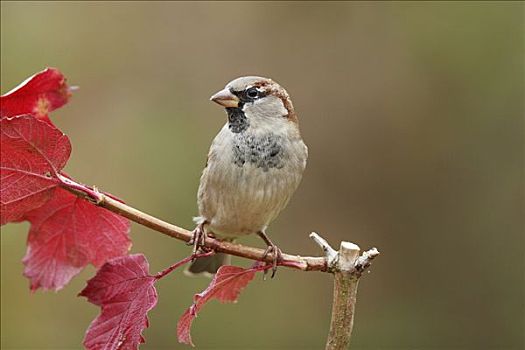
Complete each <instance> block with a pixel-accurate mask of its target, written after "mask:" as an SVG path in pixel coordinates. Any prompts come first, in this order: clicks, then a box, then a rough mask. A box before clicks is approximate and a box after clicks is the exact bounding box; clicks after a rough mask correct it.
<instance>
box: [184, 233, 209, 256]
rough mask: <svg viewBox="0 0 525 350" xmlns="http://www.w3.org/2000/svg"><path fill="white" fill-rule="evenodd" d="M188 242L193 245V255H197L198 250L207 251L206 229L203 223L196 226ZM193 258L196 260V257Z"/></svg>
mask: <svg viewBox="0 0 525 350" xmlns="http://www.w3.org/2000/svg"><path fill="white" fill-rule="evenodd" d="M186 244H187V245H192V246H193V249H192V255H193V256H195V255H197V252H199V251H207V248H206V247H205V244H206V232H205V231H204V225H203V224H200V225H198V226H197V227H195V230H193V236H192V237H191V239H190V240H189V241H188V242H187V243H186ZM193 260H195V258H194V259H193Z"/></svg>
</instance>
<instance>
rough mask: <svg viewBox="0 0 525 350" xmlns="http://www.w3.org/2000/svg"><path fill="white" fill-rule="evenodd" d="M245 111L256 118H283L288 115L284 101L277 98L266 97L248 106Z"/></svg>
mask: <svg viewBox="0 0 525 350" xmlns="http://www.w3.org/2000/svg"><path fill="white" fill-rule="evenodd" d="M244 110H245V112H246V113H247V114H249V115H250V116H252V117H255V118H257V117H260V118H268V117H274V118H282V117H283V116H285V115H287V114H288V111H287V110H286V108H285V107H284V104H283V101H281V99H280V98H278V97H275V96H266V97H263V98H261V99H260V100H257V101H255V102H254V103H252V104H247V105H246V107H245V108H244Z"/></svg>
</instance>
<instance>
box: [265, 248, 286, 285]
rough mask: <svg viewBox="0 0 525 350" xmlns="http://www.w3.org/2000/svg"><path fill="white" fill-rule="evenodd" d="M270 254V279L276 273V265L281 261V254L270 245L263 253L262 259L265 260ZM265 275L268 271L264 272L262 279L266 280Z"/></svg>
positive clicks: (279, 250)
mask: <svg viewBox="0 0 525 350" xmlns="http://www.w3.org/2000/svg"><path fill="white" fill-rule="evenodd" d="M270 254H272V262H271V264H272V275H271V276H270V278H274V276H275V273H276V272H277V265H278V264H279V263H280V262H282V261H283V252H282V251H281V249H279V247H277V246H276V245H275V244H271V245H269V246H268V248H266V250H265V251H264V254H263V259H264V260H265V259H266V258H267V257H268V255H270ZM267 273H268V270H264V279H266V274H267Z"/></svg>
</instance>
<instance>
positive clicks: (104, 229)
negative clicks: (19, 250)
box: [23, 188, 131, 291]
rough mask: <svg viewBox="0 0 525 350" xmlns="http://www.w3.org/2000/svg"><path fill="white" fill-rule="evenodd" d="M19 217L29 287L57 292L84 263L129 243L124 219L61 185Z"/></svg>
mask: <svg viewBox="0 0 525 350" xmlns="http://www.w3.org/2000/svg"><path fill="white" fill-rule="evenodd" d="M25 218H26V219H27V220H29V221H30V222H31V229H30V231H29V238H28V243H27V252H26V255H25V257H24V259H23V263H24V265H25V269H24V275H25V276H26V277H28V278H29V279H30V281H31V290H36V289H38V288H40V287H42V288H43V289H53V290H55V291H56V290H59V289H61V288H62V287H64V286H65V285H66V284H67V283H68V282H69V281H70V280H71V278H73V277H74V276H75V275H77V274H78V273H79V272H80V271H81V270H82V269H83V268H84V267H85V266H86V265H87V264H89V263H91V264H93V265H95V266H96V267H99V266H101V265H102V264H103V263H104V262H106V261H107V260H108V259H111V258H114V257H117V256H121V255H125V254H127V253H128V251H129V248H130V247H131V240H130V238H129V231H130V223H129V221H128V220H127V219H125V218H123V217H121V216H119V215H117V214H114V213H112V212H110V211H109V210H106V209H104V208H101V207H97V206H96V205H94V204H92V203H90V202H88V201H86V200H84V199H81V198H79V197H77V196H75V195H73V194H72V193H70V192H68V191H66V190H64V189H62V188H57V189H56V190H55V192H54V194H53V197H52V198H51V199H50V200H49V201H48V202H47V203H46V204H45V205H44V206H42V207H40V208H37V209H35V210H33V211H31V212H29V213H27V214H26V215H25Z"/></svg>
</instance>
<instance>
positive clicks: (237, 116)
mask: <svg viewBox="0 0 525 350" xmlns="http://www.w3.org/2000/svg"><path fill="white" fill-rule="evenodd" d="M226 113H228V127H229V128H230V130H231V131H232V132H233V133H235V134H238V133H241V132H243V131H245V130H246V129H248V127H249V126H250V123H249V122H248V118H246V115H244V112H243V111H242V109H241V108H239V107H228V108H226Z"/></svg>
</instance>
